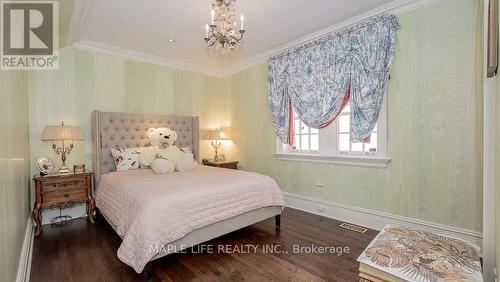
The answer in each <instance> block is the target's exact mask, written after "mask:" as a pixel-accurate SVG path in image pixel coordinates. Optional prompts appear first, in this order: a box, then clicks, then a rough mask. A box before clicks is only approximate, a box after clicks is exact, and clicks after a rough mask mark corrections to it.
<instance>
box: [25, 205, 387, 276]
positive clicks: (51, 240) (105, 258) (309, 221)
mask: <svg viewBox="0 0 500 282" xmlns="http://www.w3.org/2000/svg"><path fill="white" fill-rule="evenodd" d="M339 224H340V222H339V221H336V220H332V219H329V218H325V217H321V216H317V215H313V214H309V213H305V212H302V211H298V210H294V209H290V208H287V209H285V211H284V213H283V215H282V218H281V230H280V231H279V232H275V228H274V218H271V219H268V220H266V221H263V222H260V223H258V224H255V225H252V226H250V227H247V228H244V229H241V230H238V231H235V232H233V233H230V234H227V235H225V236H222V237H219V238H217V239H214V240H212V241H210V242H207V243H206V244H207V245H206V246H211V247H212V248H213V252H210V253H208V252H206V251H205V252H202V249H201V248H196V247H195V248H193V249H192V250H190V251H188V252H186V253H182V254H173V255H169V256H167V257H164V258H162V259H159V260H156V261H155V262H154V278H155V281H342V282H344V281H358V277H357V274H358V266H359V264H358V263H357V262H356V258H357V257H358V256H359V254H360V253H361V252H362V251H363V250H364V248H365V247H366V246H367V245H368V243H369V242H370V241H371V240H372V239H373V238H374V237H375V235H376V234H377V231H374V230H368V231H367V232H366V233H365V234H360V233H356V232H353V231H349V230H345V229H342V228H340V227H339ZM120 241H121V239H120V237H119V236H118V235H116V233H115V232H114V230H113V229H112V228H111V227H110V226H109V225H108V224H107V222H106V221H105V220H104V219H102V218H99V219H98V220H97V221H96V223H95V225H93V224H90V223H88V222H87V220H86V219H76V220H74V221H73V222H71V223H70V224H67V225H65V226H50V225H45V226H43V231H42V234H41V235H40V236H39V237H37V238H35V241H34V246H33V262H32V269H31V281H33V282H36V281H43V282H47V281H68V282H69V281H142V276H141V275H139V274H136V273H135V272H134V271H133V269H132V268H130V267H129V266H127V265H125V264H123V263H122V262H121V261H120V260H119V259H118V258H117V256H116V251H117V249H118V247H119V246H120ZM226 245H227V246H226ZM249 245H252V246H256V251H255V252H254V251H253V247H248V246H249ZM313 245H314V246H323V247H329V246H335V247H348V248H349V253H343V254H342V255H337V254H310V253H304V252H295V251H297V248H298V247H297V246H302V247H311V246H313ZM245 246H246V247H245ZM265 246H275V250H276V252H269V251H267V252H266V251H265V249H264V248H265ZM222 248H224V250H225V251H224V252H222V251H218V250H220V249H222ZM235 248H240V252H234V251H235ZM294 248H295V251H294Z"/></svg>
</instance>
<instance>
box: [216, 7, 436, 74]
mask: <svg viewBox="0 0 500 282" xmlns="http://www.w3.org/2000/svg"><path fill="white" fill-rule="evenodd" d="M437 1H440V0H395V1H392V2H390V3H388V4H386V5H383V6H380V7H378V8H375V9H372V10H370V11H367V12H365V13H362V14H360V15H358V16H355V17H352V18H349V19H347V20H345V21H342V22H340V23H337V24H335V25H332V26H329V27H327V28H324V29H321V30H318V31H316V32H314V33H311V34H308V35H306V36H303V37H301V38H299V39H297V40H294V41H291V42H289V43H286V44H283V45H281V46H278V47H276V48H274V49H271V50H269V51H266V52H264V53H261V54H258V55H256V56H254V57H251V58H249V59H247V60H244V61H243V62H241V63H239V64H236V65H234V66H231V67H228V68H226V69H223V70H222V72H221V76H223V77H224V76H229V75H232V74H235V73H238V72H240V71H243V70H245V69H248V68H251V67H254V66H257V65H260V64H263V63H265V62H267V60H268V59H269V57H271V56H273V55H276V54H278V53H280V52H282V51H284V50H286V49H289V48H291V47H295V46H297V45H301V44H304V43H306V42H309V41H312V40H315V39H317V38H319V37H322V36H324V35H325V34H328V33H331V32H334V31H339V30H342V29H344V28H346V27H348V26H350V25H352V24H355V23H357V22H360V21H362V20H365V19H367V18H371V17H374V16H377V15H380V14H384V13H388V12H391V13H393V14H396V15H401V14H404V13H408V12H411V11H413V10H415V9H418V8H421V7H423V6H427V5H430V4H432V3H434V2H437Z"/></svg>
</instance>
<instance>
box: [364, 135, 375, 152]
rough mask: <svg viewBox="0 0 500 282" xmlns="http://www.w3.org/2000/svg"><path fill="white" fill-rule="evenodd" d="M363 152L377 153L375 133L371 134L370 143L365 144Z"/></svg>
mask: <svg viewBox="0 0 500 282" xmlns="http://www.w3.org/2000/svg"><path fill="white" fill-rule="evenodd" d="M370 149H372V150H370ZM365 152H373V153H375V152H377V133H372V135H371V136H370V143H367V144H365Z"/></svg>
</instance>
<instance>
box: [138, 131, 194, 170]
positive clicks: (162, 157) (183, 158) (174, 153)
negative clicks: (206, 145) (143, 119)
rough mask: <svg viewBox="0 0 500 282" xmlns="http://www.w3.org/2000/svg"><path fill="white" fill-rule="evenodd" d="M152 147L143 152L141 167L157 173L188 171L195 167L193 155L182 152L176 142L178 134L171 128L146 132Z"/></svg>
mask: <svg viewBox="0 0 500 282" xmlns="http://www.w3.org/2000/svg"><path fill="white" fill-rule="evenodd" d="M146 135H147V136H148V137H149V139H150V143H151V146H150V147H147V148H145V149H143V150H142V151H141V156H140V163H141V166H145V167H151V168H152V169H153V170H154V171H155V173H171V172H173V171H174V170H175V171H188V170H191V169H192V168H193V166H194V158H193V154H192V153H191V152H189V151H182V150H180V149H179V148H178V147H177V146H175V145H174V142H175V141H176V140H177V133H176V132H175V131H173V130H171V129H170V128H167V127H160V128H150V129H148V130H147V131H146Z"/></svg>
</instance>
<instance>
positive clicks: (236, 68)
mask: <svg viewBox="0 0 500 282" xmlns="http://www.w3.org/2000/svg"><path fill="white" fill-rule="evenodd" d="M92 1H93V0H76V1H75V7H74V11H73V17H72V20H71V26H70V34H69V35H68V43H71V44H68V46H73V47H76V48H79V49H86V50H90V51H96V52H102V53H106V54H110V55H114V56H119V57H123V58H128V59H132V60H138V61H141V62H145V63H150V64H156V65H162V66H167V67H171V68H175V69H180V70H184V71H190V72H194V73H199V74H203V75H209V76H215V77H219V78H220V77H226V76H229V75H232V74H235V73H238V72H241V71H243V70H246V69H248V68H251V67H254V66H257V65H260V64H263V63H265V62H267V60H268V58H269V57H270V56H273V55H275V54H277V53H280V52H282V51H284V50H286V49H288V48H291V47H294V46H297V45H300V44H304V43H306V42H309V41H312V40H314V39H317V38H319V37H321V36H323V35H325V34H328V33H330V32H334V31H338V30H342V29H343V28H346V27H347V26H350V25H352V24H354V23H357V22H359V21H362V20H365V19H367V18H370V17H373V16H377V15H380V14H383V13H387V12H391V13H394V14H397V15H400V14H404V13H408V12H411V11H413V10H415V9H418V8H421V7H424V6H427V5H430V4H432V3H434V2H438V1H441V0H395V1H392V2H390V3H388V4H386V5H383V6H380V7H378V8H375V9H372V10H370V11H368V12H365V13H362V14H360V15H358V16H355V17H351V18H349V19H347V20H345V21H342V22H340V23H338V24H335V25H332V26H330V27H327V28H324V29H321V30H319V31H316V32H314V33H311V34H309V35H306V36H303V37H301V38H299V39H297V40H294V41H291V42H289V43H286V44H283V45H281V46H278V47H276V48H273V49H271V50H269V51H266V52H263V53H260V54H258V55H256V56H253V57H251V58H249V59H246V60H244V61H242V62H241V63H238V64H236V65H233V66H230V67H227V68H211V67H202V66H199V65H195V64H189V63H183V62H179V61H175V60H169V59H166V58H164V57H161V56H157V55H152V54H148V53H144V52H141V51H136V50H131V49H125V48H121V47H117V46H113V45H108V44H104V43H100V42H97V41H92V40H86V39H85V40H79V41H78V42H76V41H77V40H78V39H79V38H81V37H80V35H81V31H82V26H83V25H84V24H85V21H86V17H87V11H88V10H89V7H90V6H91V2H92Z"/></svg>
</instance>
